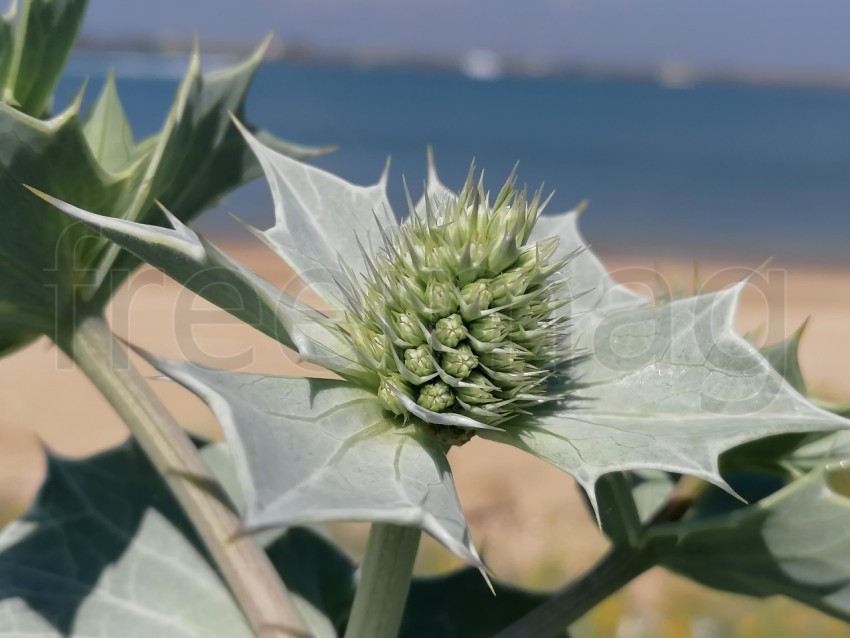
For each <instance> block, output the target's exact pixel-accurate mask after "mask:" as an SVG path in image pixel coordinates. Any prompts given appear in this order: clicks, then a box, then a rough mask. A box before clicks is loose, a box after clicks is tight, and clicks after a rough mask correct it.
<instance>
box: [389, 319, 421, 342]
mask: <svg viewBox="0 0 850 638" xmlns="http://www.w3.org/2000/svg"><path fill="white" fill-rule="evenodd" d="M393 328H395V331H396V334H397V335H398V337H399V339H402V340H403V341H405V342H407V343H409V344H410V345H411V346H418V345H420V344H423V343H425V335H424V334H422V329H421V328H420V327H419V320H418V319H417V318H416V315H415V314H413V313H412V312H397V313H395V322H394V324H393Z"/></svg>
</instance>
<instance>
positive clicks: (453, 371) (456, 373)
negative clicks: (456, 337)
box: [442, 343, 478, 379]
mask: <svg viewBox="0 0 850 638" xmlns="http://www.w3.org/2000/svg"><path fill="white" fill-rule="evenodd" d="M442 365H443V370H445V371H446V372H447V373H449V374H450V375H452V376H453V377H457V378H458V379H465V378H466V377H468V376H469V375H470V373H471V372H472V369H473V368H474V367H475V366H477V365H478V357H476V356H475V354H474V353H473V352H472V348H470V347H469V346H468V345H467V344H465V343H462V344H460V345H459V346H458V347H457V349H456V350H455V351H454V352H444V353H443V360H442Z"/></svg>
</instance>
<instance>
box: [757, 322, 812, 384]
mask: <svg viewBox="0 0 850 638" xmlns="http://www.w3.org/2000/svg"><path fill="white" fill-rule="evenodd" d="M807 324H808V321H806V322H804V323H803V324H802V325H801V326H800V327H799V328H797V330H795V331H794V334H792V335H791V336H790V337H788V338H787V339H784V340H783V341H780V342H778V343H774V344H771V345H769V346H765V347H763V348H760V350H759V351H760V352H761V354H762V355H763V356H764V358H765V359H767V360H768V362H769V363H770V365H772V366H773V368H774V370H776V371H777V372H778V373H779V374H781V375H782V378H783V379H785V380H786V381H787V382H788V383H789V384H790V385H791V387H792V388H794V389H795V390H796V391H797V392H799V393H800V394H802V395H805V394H806V382H805V380H804V379H803V371H802V370H800V359H799V350H800V339H802V338H803V333H804V332H805V330H806V325H807Z"/></svg>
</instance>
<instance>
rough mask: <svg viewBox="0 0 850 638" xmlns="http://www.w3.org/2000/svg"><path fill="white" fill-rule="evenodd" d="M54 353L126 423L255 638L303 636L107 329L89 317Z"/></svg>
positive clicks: (259, 556)
mask: <svg viewBox="0 0 850 638" xmlns="http://www.w3.org/2000/svg"><path fill="white" fill-rule="evenodd" d="M57 344H58V345H59V347H60V348H61V349H62V350H63V351H64V352H65V353H66V354H67V355H68V356H69V357H70V358H71V359H72V360H73V361H74V362H75V363H76V364H77V365H78V366H79V367H80V369H81V370H82V371H83V372H85V374H86V375H87V376H88V377H89V379H91V381H92V382H93V383H94V384H95V386H97V388H98V390H100V392H101V393H102V394H103V395H104V396H105V397H106V399H107V400H108V401H109V402H110V403H111V404H112V407H113V408H114V409H115V411H116V412H117V413H118V414H119V416H121V418H122V419H124V421H125V422H126V423H127V425H128V426H129V428H130V430H131V431H132V433H133V435H134V436H135V437H136V440H137V441H138V443H139V445H140V446H141V447H142V449H143V450H144V451H145V453H146V454H147V456H148V458H149V459H150V461H151V462H152V463H153V465H154V467H155V468H156V469H157V471H158V472H159V473H160V474H161V475H162V476H163V478H164V479H165V481H166V483H167V484H168V486H169V488H170V489H171V491H172V493H173V494H174V496H175V497H176V498H177V500H178V501H179V503H180V505H181V506H182V508H183V511H184V512H185V513H186V515H187V516H188V518H189V520H190V521H191V522H192V524H193V525H194V527H195V529H196V530H197V532H198V534H199V535H200V537H201V539H202V541H203V542H204V544H205V545H206V547H207V550H208V551H209V553H210V555H211V556H212V558H213V560H214V561H215V563H216V565H217V566H218V568H219V571H220V572H221V574H222V576H223V577H224V579H225V581H226V582H227V583H228V585H229V586H230V589H231V591H232V593H233V595H234V597H235V598H236V600H237V601H238V602H239V604H240V605H241V607H242V611H243V612H244V614H245V616H246V617H247V619H248V621H249V623H250V624H251V626H252V627H253V629H254V632H255V633H256V634H257V636H261V637H262V638H279V637H281V636H295V635H297V636H304V635H306V634H305V632H304V631H303V629H302V623H301V621H300V619H299V618H298V616H297V615H296V613H295V612H294V610H293V608H292V605H291V604H290V601H289V596H288V593H287V591H286V588H285V587H284V586H283V583H282V582H281V580H280V577H279V576H278V574H277V572H276V571H275V569H274V567H273V566H272V564H271V561H270V560H269V558H268V556H267V555H266V553H265V551H264V550H263V549H262V548H261V547H260V546H259V545H258V544H257V543H256V541H255V540H254V539H253V538H251V537H250V536H248V535H246V534H243V533H242V532H241V529H240V524H239V519H238V517H237V516H236V514H235V512H234V511H233V510H232V509H231V507H230V506H229V504H228V503H229V502H228V499H227V497H226V496H225V495H224V493H223V492H222V491H221V488H220V486H219V484H218V481H216V479H215V478H214V477H213V476H212V474H211V473H210V471H209V470H208V469H207V467H206V465H205V464H204V461H203V459H201V457H200V455H199V454H198V450H197V449H196V448H195V446H194V445H193V444H192V442H191V441H190V440H189V437H188V436H187V434H186V432H185V431H184V430H183V429H182V428H181V427H180V426H179V425H178V424H177V423H176V422H175V421H174V419H173V418H172V417H171V415H170V414H169V412H168V411H167V410H166V408H165V406H164V405H163V404H162V403H161V402H160V400H159V399H158V398H157V397H156V395H155V394H154V393H153V392H152V391H151V389H150V388H149V387H148V385H147V383H146V381H145V380H144V379H143V378H142V376H141V375H140V374H139V372H138V370H137V369H136V368H135V367H134V366H133V364H132V362H131V361H130V358H129V356H128V355H127V352H126V350H125V348H124V346H123V345H122V344H120V343H118V341H117V340H116V339H115V336H114V335H113V334H112V331H111V330H110V328H109V325H108V324H107V323H106V321H105V320H104V319H103V318H102V317H101V316H98V315H90V316H87V317H85V318H84V319H82V320H81V321H80V322H78V323H77V324H76V325H75V326H74V328H73V329H72V330H66V331H60V332H59V334H58V336H57Z"/></svg>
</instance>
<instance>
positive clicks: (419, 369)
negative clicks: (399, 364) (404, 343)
mask: <svg viewBox="0 0 850 638" xmlns="http://www.w3.org/2000/svg"><path fill="white" fill-rule="evenodd" d="M404 365H405V367H406V368H407V369H408V370H410V371H411V372H412V373H413V374H415V375H418V376H420V377H427V376H428V375H429V374H433V373H434V372H436V371H437V368H436V366H435V365H434V355H433V354H431V348H429V347H428V346H427V345H425V344H422V345H421V346H418V347H416V348H410V349H408V350H405V351H404Z"/></svg>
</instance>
